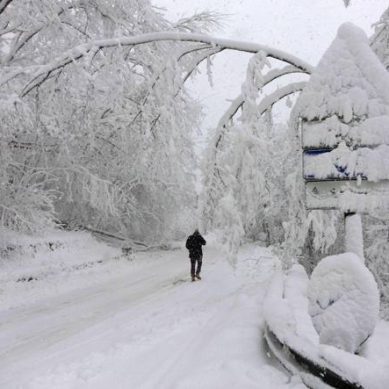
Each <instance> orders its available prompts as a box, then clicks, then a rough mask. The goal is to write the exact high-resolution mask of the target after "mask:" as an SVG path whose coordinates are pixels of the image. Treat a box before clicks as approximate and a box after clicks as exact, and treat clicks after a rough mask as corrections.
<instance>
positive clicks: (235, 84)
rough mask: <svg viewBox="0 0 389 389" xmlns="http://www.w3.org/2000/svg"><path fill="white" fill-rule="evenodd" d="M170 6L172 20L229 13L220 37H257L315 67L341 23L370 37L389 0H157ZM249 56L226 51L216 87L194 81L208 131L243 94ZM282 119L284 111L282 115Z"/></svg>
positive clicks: (218, 60) (216, 62) (216, 71)
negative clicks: (348, 0) (205, 13)
mask: <svg viewBox="0 0 389 389" xmlns="http://www.w3.org/2000/svg"><path fill="white" fill-rule="evenodd" d="M152 2H153V4H154V5H156V6H160V7H164V8H165V9H166V16H167V18H168V19H170V20H173V21H174V20H177V19H180V18H181V17H183V16H189V15H191V14H193V13H194V12H196V11H198V12H200V11H203V10H213V11H217V12H219V13H223V14H228V15H229V16H228V17H227V19H226V20H225V21H224V25H223V30H221V31H217V32H215V33H214V35H216V36H220V37H226V38H233V39H239V40H245V41H253V42H257V43H261V44H266V45H269V46H273V47H276V48H278V49H281V50H285V51H288V52H290V53H292V54H294V55H296V56H298V57H300V58H302V59H304V60H306V61H307V62H309V63H311V64H312V65H315V64H317V62H318V61H319V60H320V58H321V56H322V55H323V53H324V51H325V50H326V49H327V48H328V46H329V45H330V44H331V42H332V40H333V39H334V37H335V36H336V31H337V29H338V27H339V26H340V25H341V24H342V23H344V22H347V21H350V22H352V23H354V24H356V25H358V26H359V27H361V28H362V29H364V30H365V31H366V32H367V34H368V35H369V36H370V35H371V34H372V32H373V29H372V27H371V25H372V24H373V23H375V22H376V21H377V20H378V19H379V17H380V16H381V14H382V13H383V11H384V10H385V9H386V8H387V7H388V6H389V3H388V1H387V0H351V5H350V6H349V7H348V8H345V7H344V4H343V1H342V0H212V1H210V0H195V1H193V0H152ZM248 58H249V56H248V55H242V54H241V53H234V52H225V53H222V54H219V55H218V56H216V57H215V60H214V65H215V67H214V87H213V88H211V87H210V86H209V85H208V82H207V77H206V75H205V74H204V73H205V71H203V74H204V75H203V76H199V77H197V78H196V80H195V81H194V82H192V85H190V88H191V90H192V91H193V93H194V95H195V96H196V98H198V99H199V100H200V101H201V102H202V103H203V104H204V105H205V108H206V111H205V113H206V117H205V120H204V123H203V127H204V129H206V128H208V127H214V126H215V125H216V123H217V121H218V119H219V118H220V116H221V115H222V114H223V112H224V110H225V109H226V108H227V107H228V101H227V100H228V99H229V100H231V99H233V98H235V97H236V96H237V95H238V94H239V93H240V86H241V84H242V81H243V80H244V77H245V71H246V64H247V60H248ZM281 118H282V115H281Z"/></svg>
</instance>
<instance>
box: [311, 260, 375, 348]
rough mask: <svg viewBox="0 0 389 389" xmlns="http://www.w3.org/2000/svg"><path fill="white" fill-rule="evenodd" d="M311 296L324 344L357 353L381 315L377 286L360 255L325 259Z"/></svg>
mask: <svg viewBox="0 0 389 389" xmlns="http://www.w3.org/2000/svg"><path fill="white" fill-rule="evenodd" d="M307 292H308V299H309V314H310V315H311V317H312V321H313V325H314V327H315V329H316V331H317V332H318V333H319V335H320V343H324V344H328V345H332V346H335V347H338V348H340V349H343V350H345V351H348V352H352V353H354V352H356V351H357V350H358V348H359V347H360V345H361V344H362V343H363V342H364V341H365V340H366V339H367V338H368V337H369V336H370V335H371V334H372V333H373V331H374V328H375V325H376V323H377V321H378V314H379V293H378V288H377V283H376V281H375V280H374V277H373V275H372V274H371V273H370V271H369V270H368V269H367V267H366V266H365V265H364V264H363V263H362V261H361V260H360V258H359V257H358V256H357V255H355V254H353V253H344V254H340V255H333V256H329V257H326V258H323V259H322V260H321V261H320V262H319V264H318V265H317V266H316V268H315V269H314V271H313V273H312V276H311V279H310V282H309V285H308V291H307Z"/></svg>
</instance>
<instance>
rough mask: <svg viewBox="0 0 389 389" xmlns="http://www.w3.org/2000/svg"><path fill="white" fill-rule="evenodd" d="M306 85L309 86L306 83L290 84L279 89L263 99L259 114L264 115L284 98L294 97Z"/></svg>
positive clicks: (259, 106)
mask: <svg viewBox="0 0 389 389" xmlns="http://www.w3.org/2000/svg"><path fill="white" fill-rule="evenodd" d="M305 85H307V82H306V81H300V82H294V83H292V84H288V85H286V86H284V87H282V88H279V89H277V90H276V91H274V92H273V93H271V94H270V95H268V96H266V97H264V98H263V100H262V101H261V102H260V104H259V105H258V113H259V114H260V115H262V114H264V113H265V112H266V111H267V110H268V109H270V108H271V107H272V106H273V105H274V104H276V103H277V102H279V101H280V100H282V99H283V98H285V97H287V96H289V95H292V94H293V93H296V92H301V91H302V90H303V89H304V87H305Z"/></svg>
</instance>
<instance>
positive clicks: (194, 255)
mask: <svg viewBox="0 0 389 389" xmlns="http://www.w3.org/2000/svg"><path fill="white" fill-rule="evenodd" d="M206 244H207V242H206V241H205V239H204V238H203V237H202V236H201V234H200V232H199V230H197V229H196V230H195V232H194V233H193V234H192V235H190V236H189V237H188V239H187V240H186V244H185V247H186V248H187V249H188V250H189V258H190V274H191V276H192V281H196V278H197V279H198V280H201V277H200V272H201V266H202V264H203V250H202V246H204V245H206ZM196 265H197V267H196Z"/></svg>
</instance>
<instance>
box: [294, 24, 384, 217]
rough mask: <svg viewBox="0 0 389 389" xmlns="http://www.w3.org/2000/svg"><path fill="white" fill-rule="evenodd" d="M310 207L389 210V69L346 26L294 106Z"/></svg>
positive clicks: (360, 33) (364, 40) (355, 30)
mask: <svg viewBox="0 0 389 389" xmlns="http://www.w3.org/2000/svg"><path fill="white" fill-rule="evenodd" d="M295 115H297V117H299V118H301V127H300V129H301V133H302V147H303V175H304V180H305V182H306V206H307V208H308V209H340V210H343V211H345V212H369V211H372V210H377V209H379V210H382V209H383V208H384V209H387V210H389V73H388V72H387V71H386V69H385V68H384V66H383V65H382V64H381V62H380V61H379V59H378V58H377V56H376V55H375V53H374V52H373V51H372V50H371V49H370V46H369V42H368V39H367V37H366V35H365V33H364V32H363V31H362V30H360V29H359V28H357V27H355V26H354V25H352V24H350V23H347V24H344V25H342V26H341V27H340V28H339V31H338V35H337V37H336V39H335V40H334V42H333V43H332V45H331V46H330V47H329V49H328V50H327V51H326V53H325V54H324V56H323V58H322V59H321V61H320V63H319V65H318V66H317V68H316V69H315V71H314V72H313V73H312V76H311V79H310V81H309V83H308V84H307V86H306V87H305V88H304V90H303V92H302V93H301V95H300V97H299V99H298V101H297V103H296V107H295Z"/></svg>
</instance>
